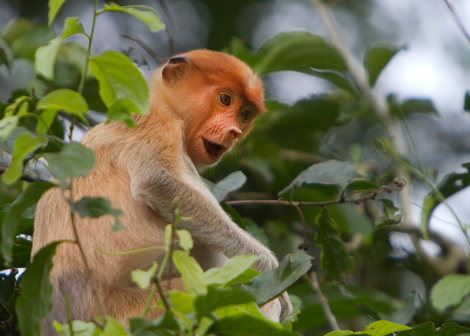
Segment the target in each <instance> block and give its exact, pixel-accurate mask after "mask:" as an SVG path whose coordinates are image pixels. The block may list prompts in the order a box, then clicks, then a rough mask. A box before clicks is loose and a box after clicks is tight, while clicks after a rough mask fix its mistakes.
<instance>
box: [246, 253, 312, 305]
mask: <svg viewBox="0 0 470 336" xmlns="http://www.w3.org/2000/svg"><path fill="white" fill-rule="evenodd" d="M312 259H313V258H312V257H311V256H309V255H305V254H288V255H286V256H285V257H284V259H283V260H282V261H281V263H280V264H279V266H278V267H276V268H274V269H271V270H269V271H267V272H264V273H263V274H261V275H259V276H257V277H256V278H253V279H252V280H251V281H250V282H249V283H248V284H246V285H244V286H241V288H243V289H244V290H246V291H248V292H249V293H251V294H253V296H254V297H255V298H256V302H257V304H258V305H259V306H262V305H264V304H265V303H266V302H268V301H271V300H272V299H274V298H275V297H277V296H279V295H280V294H281V293H282V292H284V291H285V290H286V289H287V288H288V287H289V286H290V285H292V284H293V283H294V282H295V281H297V279H299V278H300V277H301V276H302V275H303V274H304V273H305V272H307V271H308V270H309V269H310V268H311V267H312Z"/></svg>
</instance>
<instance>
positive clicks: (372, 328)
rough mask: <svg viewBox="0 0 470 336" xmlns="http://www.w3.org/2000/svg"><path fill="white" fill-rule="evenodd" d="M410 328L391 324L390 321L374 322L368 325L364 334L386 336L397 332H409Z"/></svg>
mask: <svg viewBox="0 0 470 336" xmlns="http://www.w3.org/2000/svg"><path fill="white" fill-rule="evenodd" d="M409 329H411V328H410V327H407V326H404V325H401V324H398V323H393V322H390V321H384V320H380V321H375V322H372V323H371V324H369V325H368V326H367V327H366V328H365V329H364V333H367V334H370V335H372V336H386V335H389V334H392V333H395V332H398V331H403V330H409Z"/></svg>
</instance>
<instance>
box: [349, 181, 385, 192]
mask: <svg viewBox="0 0 470 336" xmlns="http://www.w3.org/2000/svg"><path fill="white" fill-rule="evenodd" d="M347 188H348V189H349V190H353V191H366V190H371V191H372V190H378V189H380V186H379V185H378V184H376V183H374V182H371V181H367V180H362V179H360V180H354V181H352V182H351V183H349V184H348V186H347Z"/></svg>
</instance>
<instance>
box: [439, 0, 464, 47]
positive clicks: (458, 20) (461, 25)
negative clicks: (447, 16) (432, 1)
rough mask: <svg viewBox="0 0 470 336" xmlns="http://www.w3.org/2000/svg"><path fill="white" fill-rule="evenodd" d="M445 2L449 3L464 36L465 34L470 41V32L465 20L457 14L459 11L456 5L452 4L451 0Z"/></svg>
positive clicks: (448, 5)
mask: <svg viewBox="0 0 470 336" xmlns="http://www.w3.org/2000/svg"><path fill="white" fill-rule="evenodd" d="M444 3H445V4H446V5H447V8H449V10H450V12H451V13H452V17H453V18H454V21H455V23H456V24H457V26H458V27H459V29H460V31H461V32H462V34H463V36H465V38H466V39H467V41H468V42H469V43H470V33H469V32H468V30H467V28H466V27H465V25H464V24H463V21H462V20H461V19H460V17H459V15H458V14H457V11H456V10H455V7H454V5H452V3H451V2H450V1H449V0H444Z"/></svg>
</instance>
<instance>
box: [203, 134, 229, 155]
mask: <svg viewBox="0 0 470 336" xmlns="http://www.w3.org/2000/svg"><path fill="white" fill-rule="evenodd" d="M202 140H203V141H204V148H205V149H206V152H207V154H209V156H210V157H212V158H214V159H216V158H218V157H219V156H220V155H222V153H223V152H224V151H225V147H224V146H222V145H220V144H218V143H216V142H213V141H210V140H207V139H206V138H202Z"/></svg>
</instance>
